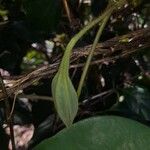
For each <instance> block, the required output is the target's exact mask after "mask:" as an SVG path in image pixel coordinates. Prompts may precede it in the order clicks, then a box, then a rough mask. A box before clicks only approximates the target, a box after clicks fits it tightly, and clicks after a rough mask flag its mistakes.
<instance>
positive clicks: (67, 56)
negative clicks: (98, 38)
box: [59, 6, 115, 74]
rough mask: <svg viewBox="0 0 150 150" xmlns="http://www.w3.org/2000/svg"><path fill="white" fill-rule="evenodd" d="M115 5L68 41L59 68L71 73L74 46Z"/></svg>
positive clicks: (112, 8)
mask: <svg viewBox="0 0 150 150" xmlns="http://www.w3.org/2000/svg"><path fill="white" fill-rule="evenodd" d="M114 7H115V6H112V7H109V8H108V9H107V10H106V11H105V12H104V14H102V16H99V17H98V18H96V19H95V20H93V21H92V22H91V23H89V24H88V25H87V26H86V27H84V28H83V29H82V30H81V31H80V32H79V33H77V34H76V35H75V36H74V37H73V38H72V39H71V41H70V42H69V43H68V45H67V47H66V50H65V53H64V56H63V58H62V62H61V64H60V67H59V70H61V71H62V69H63V71H65V72H66V73H68V74H69V69H68V68H69V62H70V55H71V52H72V49H73V47H74V46H75V44H76V43H77V42H78V41H79V39H81V38H82V36H83V35H84V34H85V33H87V31H88V30H90V29H91V28H92V27H93V26H95V25H96V24H98V23H100V22H101V21H102V20H103V19H104V18H105V17H106V16H107V15H109V14H110V12H112V11H113V10H114Z"/></svg>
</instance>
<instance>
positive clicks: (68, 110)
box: [52, 0, 125, 127]
mask: <svg viewBox="0 0 150 150" xmlns="http://www.w3.org/2000/svg"><path fill="white" fill-rule="evenodd" d="M124 3H125V0H120V1H119V2H115V3H114V2H113V1H112V3H110V4H109V5H108V8H107V9H106V11H105V12H104V13H103V14H102V15H101V16H99V17H98V18H96V19H95V20H93V21H92V22H90V23H89V24H88V25H87V26H85V27H84V28H83V29H82V30H81V31H80V32H79V33H78V34H76V35H75V36H74V37H73V38H72V39H71V40H70V42H69V43H68V45H67V47H66V50H65V53H64V56H63V58H62V61H61V64H60V67H59V70H58V72H57V74H56V76H55V77H54V79H53V81H52V95H53V98H54V102H55V107H56V110H57V112H58V115H59V117H60V118H61V119H62V121H63V122H64V124H65V125H66V126H67V127H69V126H70V125H71V124H72V122H73V119H74V118H75V115H76V113H77V110H78V96H77V93H76V91H75V89H74V87H73V84H72V82H71V80H70V78H69V61H70V55H71V52H72V49H73V47H74V46H75V44H76V43H77V42H78V40H79V39H80V38H81V37H82V36H83V35H84V34H85V33H86V32H87V31H88V30H90V29H91V28H92V27H93V26H95V25H96V24H98V23H100V22H101V21H103V19H104V18H105V17H107V16H108V15H109V14H110V13H111V12H113V10H115V9H116V8H117V7H116V6H118V5H119V6H120V7H121V6H123V4H124Z"/></svg>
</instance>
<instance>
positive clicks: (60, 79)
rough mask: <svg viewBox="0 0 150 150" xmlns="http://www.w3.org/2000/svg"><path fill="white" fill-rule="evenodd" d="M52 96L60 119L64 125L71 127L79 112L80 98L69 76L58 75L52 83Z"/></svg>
mask: <svg viewBox="0 0 150 150" xmlns="http://www.w3.org/2000/svg"><path fill="white" fill-rule="evenodd" d="M52 87H53V89H52V94H53V98H54V103H55V107H56V110H57V112H58V115H59V117H60V118H61V119H62V121H63V122H64V124H65V125H66V126H67V127H69V126H71V124H72V122H73V120H74V118H75V116H76V114H77V111H78V97H77V94H76V91H75V89H74V87H73V85H72V82H71V80H70V78H69V76H68V75H66V74H65V73H62V74H61V73H57V74H56V76H55V77H54V79H53V82H52Z"/></svg>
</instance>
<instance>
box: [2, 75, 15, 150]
mask: <svg viewBox="0 0 150 150" xmlns="http://www.w3.org/2000/svg"><path fill="white" fill-rule="evenodd" d="M0 85H1V88H2V93H3V94H4V98H5V101H4V104H5V115H6V123H7V125H8V126H9V129H10V140H11V144H12V150H15V149H16V146H15V138H14V130H13V121H12V117H9V115H10V104H9V100H8V98H9V97H8V94H7V91H6V88H5V84H4V82H3V78H2V76H1V74H0Z"/></svg>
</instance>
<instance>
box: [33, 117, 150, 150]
mask: <svg viewBox="0 0 150 150" xmlns="http://www.w3.org/2000/svg"><path fill="white" fill-rule="evenodd" d="M149 143H150V128H149V127H147V126H145V125H143V124H141V123H139V122H137V121H133V120H130V119H127V118H122V117H117V116H103V117H96V118H90V119H86V120H83V121H80V122H78V123H76V124H74V125H73V126H72V127H70V128H68V129H64V130H63V131H61V132H59V133H58V134H57V135H56V136H54V137H52V138H49V139H47V140H45V141H43V142H42V143H40V144H39V145H38V146H37V147H35V149H34V150H150V144H149Z"/></svg>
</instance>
